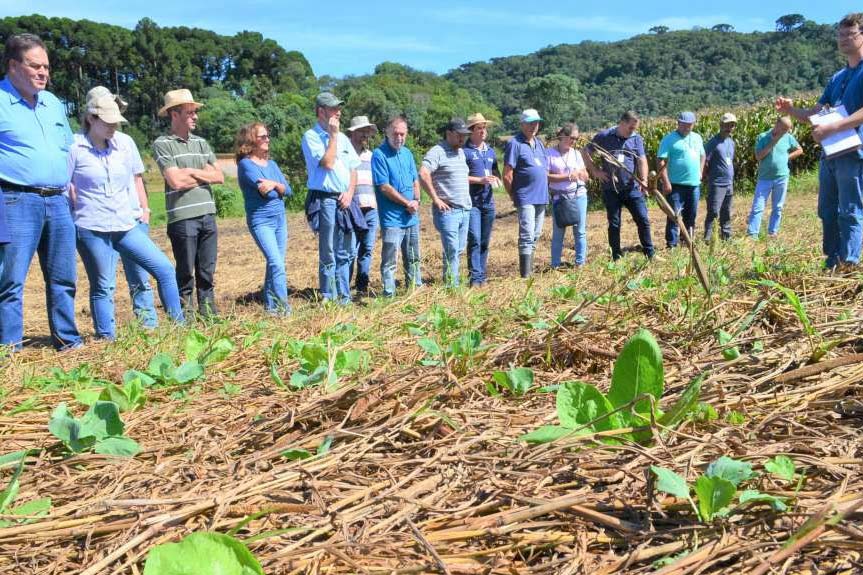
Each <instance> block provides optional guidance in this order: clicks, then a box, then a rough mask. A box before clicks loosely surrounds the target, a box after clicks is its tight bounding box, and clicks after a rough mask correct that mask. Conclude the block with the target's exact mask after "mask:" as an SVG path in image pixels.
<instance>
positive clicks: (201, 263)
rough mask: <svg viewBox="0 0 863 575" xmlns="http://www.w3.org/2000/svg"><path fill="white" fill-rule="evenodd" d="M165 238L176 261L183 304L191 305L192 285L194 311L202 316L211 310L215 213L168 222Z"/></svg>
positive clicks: (213, 308) (189, 307) (214, 267)
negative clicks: (168, 241) (195, 304)
mask: <svg viewBox="0 0 863 575" xmlns="http://www.w3.org/2000/svg"><path fill="white" fill-rule="evenodd" d="M168 238H170V240H171V248H172V249H173V252H174V260H176V262H177V286H178V287H179V288H180V300H182V303H183V307H184V308H185V309H186V310H191V309H193V307H192V290H193V288H194V289H195V290H196V291H197V296H198V312H199V313H200V314H201V315H205V316H206V315H212V314H215V313H216V311H217V310H216V302H215V292H214V288H213V276H214V275H215V273H216V254H217V252H216V240H217V233H216V216H215V215H214V214H207V215H205V216H198V217H197V218H189V219H186V220H180V221H178V222H173V223H170V224H168Z"/></svg>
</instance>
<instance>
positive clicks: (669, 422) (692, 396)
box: [659, 372, 707, 427]
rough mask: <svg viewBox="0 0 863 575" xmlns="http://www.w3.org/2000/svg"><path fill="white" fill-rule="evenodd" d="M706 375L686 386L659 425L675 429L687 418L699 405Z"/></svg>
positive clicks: (699, 376)
mask: <svg viewBox="0 0 863 575" xmlns="http://www.w3.org/2000/svg"><path fill="white" fill-rule="evenodd" d="M706 375H707V373H706V372H705V373H701V374H699V375H698V377H696V378H695V379H693V380H692V381H691V382H690V383H689V385H687V386H686V389H684V390H683V393H681V394H680V398H679V399H678V400H677V402H676V403H675V404H674V405H672V406H671V409H669V410H668V411H666V412H665V413H664V414H663V415H662V417H661V418H660V419H659V423H661V424H662V425H664V426H665V427H674V426H675V425H677V424H678V423H680V422H681V421H683V420H684V419H685V418H686V416H687V415H688V414H689V412H690V411H692V409H693V408H694V407H695V405H696V404H697V403H698V397H699V396H700V395H701V384H702V382H703V381H704V378H705V376H706Z"/></svg>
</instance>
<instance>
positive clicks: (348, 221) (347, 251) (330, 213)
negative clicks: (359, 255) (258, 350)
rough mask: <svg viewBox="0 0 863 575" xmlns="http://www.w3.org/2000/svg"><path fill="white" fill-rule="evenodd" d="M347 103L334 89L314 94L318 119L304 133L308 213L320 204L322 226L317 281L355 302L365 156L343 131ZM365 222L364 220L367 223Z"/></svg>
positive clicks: (326, 295) (332, 294) (324, 292)
mask: <svg viewBox="0 0 863 575" xmlns="http://www.w3.org/2000/svg"><path fill="white" fill-rule="evenodd" d="M342 104H344V102H343V101H342V100H340V99H338V98H337V97H336V96H335V95H333V94H331V93H330V92H321V93H320V94H318V95H317V97H316V98H315V116H316V117H317V121H316V122H315V125H314V126H312V127H311V128H310V129H309V130H306V133H305V134H303V141H302V148H303V157H304V158H305V161H306V173H308V181H307V185H308V190H309V195H308V196H307V197H306V215H307V216H309V215H310V213H311V212H310V210H309V208H310V206H315V209H316V213H317V232H318V258H319V263H318V282H319V285H320V290H321V296H322V297H323V299H324V300H325V301H335V302H337V303H340V304H347V303H350V302H351V285H350V282H351V260H352V258H353V254H354V226H353V221H352V218H351V215H350V213H349V210H350V207H351V202H352V201H353V196H354V189H355V188H356V185H357V168H359V167H360V159H359V157H358V156H357V153H356V151H355V150H354V147H353V145H352V144H351V141H350V140H348V137H347V136H345V134H344V133H343V132H342V131H341V127H340V118H341V116H342ZM364 224H365V222H363V225H364Z"/></svg>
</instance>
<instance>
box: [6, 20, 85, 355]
mask: <svg viewBox="0 0 863 575" xmlns="http://www.w3.org/2000/svg"><path fill="white" fill-rule="evenodd" d="M3 60H4V63H5V65H6V77H5V78H4V79H3V80H2V81H0V189H2V190H3V202H4V204H5V208H6V222H7V224H8V227H9V235H10V242H9V244H7V245H6V248H5V250H4V254H3V263H2V266H0V267H2V273H0V344H3V345H10V346H12V347H13V348H14V349H19V348H20V347H21V345H22V342H23V339H24V282H25V280H26V279H27V272H28V270H29V269H30V263H31V261H32V260H33V255H34V254H37V253H38V255H39V265H40V266H41V268H42V275H43V277H44V278H45V302H46V306H47V308H48V326H49V328H50V332H51V343H52V344H53V345H54V347H55V348H57V349H67V348H74V347H80V346H81V336H80V335H79V333H78V328H77V327H76V326H75V280H76V268H75V266H76V258H75V226H74V224H73V223H72V214H71V212H70V211H69V202H68V199H67V197H66V196H65V195H64V192H65V191H66V188H67V186H68V184H69V173H68V168H67V163H66V161H67V156H68V154H69V146H70V144H71V143H72V131H71V130H70V129H69V122H68V120H67V119H66V110H65V107H64V106H63V104H62V103H61V102H60V100H58V99H57V97H56V96H54V95H53V94H51V93H50V92H47V91H45V86H46V85H47V83H48V76H49V65H48V53H47V51H46V50H45V45H44V44H43V43H42V41H41V40H40V39H39V38H38V37H37V36H34V35H33V34H16V35H14V36H10V37H9V39H8V40H7V41H6V47H5V51H4V55H3Z"/></svg>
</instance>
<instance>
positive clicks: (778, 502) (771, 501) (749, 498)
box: [739, 489, 788, 511]
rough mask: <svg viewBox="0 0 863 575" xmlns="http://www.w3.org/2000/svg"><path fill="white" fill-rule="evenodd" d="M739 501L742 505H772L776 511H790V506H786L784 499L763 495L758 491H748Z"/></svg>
mask: <svg viewBox="0 0 863 575" xmlns="http://www.w3.org/2000/svg"><path fill="white" fill-rule="evenodd" d="M739 501H740V504H741V505H743V504H744V503H766V504H768V505H770V506H771V507H772V508H773V510H774V511H786V510H787V509H788V505H786V504H785V499H784V498H782V497H777V496H776V495H770V494H768V493H761V492H760V491H758V490H757V489H747V490H746V491H744V492H742V493H741V494H740V498H739Z"/></svg>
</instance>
